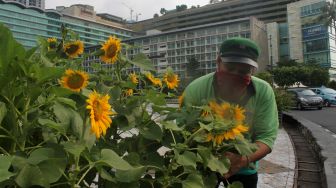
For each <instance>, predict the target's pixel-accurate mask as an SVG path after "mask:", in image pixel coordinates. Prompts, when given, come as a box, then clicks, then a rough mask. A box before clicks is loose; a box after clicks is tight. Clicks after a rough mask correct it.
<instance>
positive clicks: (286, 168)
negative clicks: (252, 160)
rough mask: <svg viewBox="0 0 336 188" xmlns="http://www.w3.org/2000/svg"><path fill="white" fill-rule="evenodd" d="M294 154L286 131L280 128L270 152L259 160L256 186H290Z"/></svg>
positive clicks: (292, 177)
mask: <svg viewBox="0 0 336 188" xmlns="http://www.w3.org/2000/svg"><path fill="white" fill-rule="evenodd" d="M294 170H295V155H294V149H293V146H292V143H291V141H290V139H289V136H288V134H287V132H286V131H285V130H284V129H283V128H281V129H279V132H278V137H277V139H276V141H275V144H274V148H273V151H272V153H270V154H269V155H267V156H266V157H265V158H264V159H263V160H261V161H260V167H259V170H258V172H259V180H258V188H274V187H276V188H292V187H293V184H294Z"/></svg>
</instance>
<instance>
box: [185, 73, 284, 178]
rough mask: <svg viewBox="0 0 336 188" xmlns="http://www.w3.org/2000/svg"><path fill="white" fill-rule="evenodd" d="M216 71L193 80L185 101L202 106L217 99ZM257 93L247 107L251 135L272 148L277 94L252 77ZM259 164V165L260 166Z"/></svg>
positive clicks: (250, 172) (263, 82)
mask: <svg viewBox="0 0 336 188" xmlns="http://www.w3.org/2000/svg"><path fill="white" fill-rule="evenodd" d="M213 80H214V73H210V74H207V75H205V76H202V77H200V78H198V79H196V80H194V81H193V82H192V83H190V84H189V85H188V86H187V88H186V89H185V91H184V99H183V102H184V104H189V105H190V104H191V105H194V106H201V105H205V104H208V102H209V101H213V100H216V97H215V92H214V87H213ZM252 84H253V87H254V89H255V94H254V95H253V96H251V97H250V98H249V100H248V101H247V103H246V105H245V106H243V107H244V108H245V111H246V112H245V115H246V123H247V125H248V126H249V134H248V135H250V136H249V137H250V138H247V139H250V140H252V141H253V142H255V141H259V142H262V143H264V144H266V145H267V146H268V147H270V148H271V149H272V147H273V144H274V141H275V139H276V135H277V131H278V127H279V121H278V110H277V107H276V102H275V96H274V92H273V89H272V87H271V86H270V85H269V84H268V83H267V82H265V81H263V80H261V79H259V78H257V77H254V76H252ZM256 166H258V165H256ZM256 170H257V169H253V170H251V169H247V168H246V169H242V170H241V171H239V172H238V174H245V175H248V174H254V173H256Z"/></svg>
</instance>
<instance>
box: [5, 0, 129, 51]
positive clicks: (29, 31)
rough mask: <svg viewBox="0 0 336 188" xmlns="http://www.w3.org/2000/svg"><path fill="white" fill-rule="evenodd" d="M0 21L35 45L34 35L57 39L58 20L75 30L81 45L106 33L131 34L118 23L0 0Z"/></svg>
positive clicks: (101, 39) (21, 39) (94, 41)
mask: <svg viewBox="0 0 336 188" xmlns="http://www.w3.org/2000/svg"><path fill="white" fill-rule="evenodd" d="M0 23H3V24H5V25H6V26H7V27H9V28H10V30H11V31H12V32H13V35H14V38H15V39H16V40H18V41H19V42H20V43H22V44H23V45H24V46H25V47H26V48H31V47H33V46H36V41H37V39H38V37H44V38H51V37H56V38H59V39H60V38H61V36H60V30H61V25H62V24H64V25H65V26H66V27H68V28H70V29H71V30H73V31H75V32H77V33H78V34H79V36H80V40H82V41H83V42H84V43H85V46H90V45H97V44H101V43H103V42H104V41H105V40H106V39H107V38H108V36H110V35H114V36H117V37H119V38H121V39H127V38H130V37H131V36H133V35H134V34H135V33H134V32H133V31H131V30H129V29H126V28H123V27H119V26H120V24H114V23H109V24H107V23H106V22H105V23H99V22H96V21H92V20H89V19H83V18H79V17H75V16H72V15H69V14H62V13H60V12H57V11H56V10H45V11H43V10H41V9H35V8H29V7H25V6H23V5H22V6H21V5H18V4H16V3H5V2H4V1H0Z"/></svg>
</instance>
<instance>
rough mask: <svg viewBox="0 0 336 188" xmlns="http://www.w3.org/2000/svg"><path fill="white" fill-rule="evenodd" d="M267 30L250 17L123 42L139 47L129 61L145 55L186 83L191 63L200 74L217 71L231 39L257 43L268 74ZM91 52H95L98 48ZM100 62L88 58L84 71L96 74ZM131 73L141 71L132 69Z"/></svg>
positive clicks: (154, 34)
mask: <svg viewBox="0 0 336 188" xmlns="http://www.w3.org/2000/svg"><path fill="white" fill-rule="evenodd" d="M265 30H266V26H265V24H264V23H263V22H261V21H259V20H257V19H256V18H254V17H248V18H240V19H236V20H231V21H223V22H217V23H211V24H204V25H199V26H193V27H188V28H183V29H177V30H173V31H167V32H160V31H158V30H156V31H153V30H152V31H150V32H148V35H146V36H141V37H134V38H131V39H127V40H124V41H123V42H125V43H128V44H131V45H134V46H136V47H137V48H135V49H132V50H129V51H128V52H127V54H128V56H129V57H130V58H133V57H134V56H135V55H136V54H138V53H144V54H146V55H147V56H148V57H149V58H150V59H151V61H152V63H153V65H154V66H155V69H156V70H157V72H158V73H159V74H160V73H164V72H165V71H166V70H167V68H168V67H171V68H172V69H173V70H174V72H175V73H177V74H178V75H179V76H180V78H181V79H184V78H186V77H187V66H188V63H189V62H192V61H196V62H198V63H199V66H198V67H197V71H199V72H201V73H202V74H206V73H210V72H213V71H215V70H216V58H217V55H218V51H219V46H220V44H221V43H222V42H223V40H225V39H227V38H231V37H245V38H250V39H252V40H254V41H256V42H257V43H258V44H259V46H260V47H261V50H262V55H261V57H260V58H259V66H260V67H259V70H265V69H266V68H267V65H268V62H269V60H268V46H267V34H266V32H265ZM96 49H97V47H96ZM89 50H91V51H94V50H95V48H94V47H92V48H90V49H89ZM192 59H193V60H192ZM99 61H100V60H99V57H88V59H87V61H86V63H85V65H84V67H85V68H86V70H87V71H93V70H92V68H91V67H92V63H97V62H98V63H99ZM104 66H108V65H104ZM108 69H110V68H108ZM129 71H135V72H138V71H141V70H140V69H139V68H138V67H133V68H132V69H130V70H129Z"/></svg>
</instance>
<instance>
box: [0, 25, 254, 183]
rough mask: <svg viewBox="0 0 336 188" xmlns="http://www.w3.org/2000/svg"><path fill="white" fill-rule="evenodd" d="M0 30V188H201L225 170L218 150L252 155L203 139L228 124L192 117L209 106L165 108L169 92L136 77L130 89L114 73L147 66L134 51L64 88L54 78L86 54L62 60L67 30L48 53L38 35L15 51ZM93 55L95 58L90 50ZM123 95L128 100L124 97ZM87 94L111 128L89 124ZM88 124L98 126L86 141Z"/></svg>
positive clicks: (234, 144)
mask: <svg viewBox="0 0 336 188" xmlns="http://www.w3.org/2000/svg"><path fill="white" fill-rule="evenodd" d="M0 31H1V32H0V39H1V41H3V42H2V43H1V44H0V49H1V50H2V52H3V53H4V54H3V55H2V56H1V57H0V78H1V79H0V82H1V85H0V186H3V187H35V186H40V187H63V186H64V187H86V186H87V184H89V185H90V184H92V183H95V184H97V185H98V186H100V187H140V186H143V187H211V186H214V185H215V184H216V182H217V179H216V173H221V174H224V173H226V172H228V170H229V168H230V162H229V160H228V159H227V158H226V157H225V156H224V155H223V152H224V151H228V150H230V151H234V152H237V153H239V154H242V155H246V154H250V153H251V152H253V151H254V149H255V146H254V145H252V144H251V143H249V142H247V140H245V139H244V138H243V137H239V138H236V139H234V140H228V141H226V142H225V143H223V144H221V145H216V144H214V143H212V142H210V141H205V140H206V136H207V134H206V133H207V132H211V131H214V132H216V131H223V130H222V129H223V127H221V126H220V125H223V126H224V127H226V128H228V125H227V124H225V123H224V122H216V121H217V120H215V119H214V118H213V119H211V118H210V116H209V117H208V118H205V117H202V116H201V111H202V110H204V109H206V108H209V107H193V106H188V107H185V108H183V109H178V108H177V107H169V106H167V104H166V101H165V99H166V98H169V97H171V96H174V94H173V93H174V92H176V91H175V90H173V89H170V90H169V89H168V86H167V83H165V82H164V81H163V80H162V79H159V78H156V79H159V80H160V83H161V85H159V86H156V85H154V84H153V83H151V80H150V79H149V78H148V77H146V75H144V74H143V73H137V76H138V79H139V82H140V83H141V85H138V84H137V83H133V82H132V80H130V78H129V77H128V75H124V74H122V73H123V72H125V70H124V69H125V68H127V67H130V66H132V65H136V66H138V67H140V68H141V69H142V70H153V66H152V65H151V63H150V61H149V60H148V58H146V57H145V56H144V55H143V54H139V55H138V56H136V57H134V58H133V59H132V60H130V59H128V58H127V57H126V56H123V55H122V54H118V57H119V59H118V62H116V63H115V64H114V69H113V70H112V72H111V73H112V77H111V76H110V75H107V72H106V71H104V70H101V66H99V65H96V66H95V67H94V68H95V70H96V71H97V72H96V73H95V74H88V77H89V79H88V84H87V86H86V87H85V88H80V89H79V91H74V90H70V89H67V88H65V87H64V85H63V84H64V83H63V84H62V83H60V80H63V79H62V76H63V78H64V75H65V73H66V72H65V71H66V70H67V69H69V70H76V71H77V70H82V67H81V66H80V64H79V62H81V61H83V58H85V57H87V56H88V55H90V54H83V55H82V56H81V57H79V58H75V59H73V58H69V57H67V56H66V54H64V51H63V49H62V48H63V44H64V43H66V42H69V41H73V40H76V39H78V36H77V35H76V34H75V33H73V32H72V31H70V30H68V29H66V28H63V30H62V36H63V38H62V40H58V41H57V42H56V43H57V45H56V46H57V48H54V49H50V48H48V47H50V46H49V44H48V41H47V40H46V39H40V40H39V46H38V47H36V48H33V49H31V50H28V51H25V50H24V49H23V47H22V46H21V45H20V44H19V43H17V42H16V41H15V40H14V39H13V37H12V35H11V33H10V31H9V30H8V29H7V28H5V27H4V26H0ZM93 54H95V55H98V54H102V53H101V50H100V49H99V50H98V51H97V52H94V53H93ZM63 81H64V80H63ZM72 81H73V80H72ZM68 84H69V83H68ZM83 87H84V86H83ZM140 88H141V89H140ZM129 89H133V91H134V94H133V95H132V94H129V93H128V94H127V93H126V92H125V91H127V90H129ZM93 91H96V92H97V93H98V94H101V95H102V96H105V95H106V96H107V97H108V96H110V98H109V100H108V104H105V105H106V106H109V105H110V106H111V108H112V109H113V114H111V115H110V116H107V115H106V119H107V118H111V119H112V123H109V122H108V121H107V120H106V119H103V118H101V119H100V122H99V121H98V122H96V124H94V123H93V122H95V120H96V119H99V118H100V117H101V116H100V115H103V113H102V109H103V107H104V105H102V104H101V103H102V102H101V103H99V102H98V101H95V103H94V104H93V105H97V106H94V107H90V106H88V101H90V100H91V98H90V99H89V100H88V97H89V96H90V94H92V93H93ZM106 106H105V107H106ZM91 110H92V111H93V112H94V113H95V114H91V113H92V111H91ZM211 117H214V116H211ZM106 121H107V123H106ZM102 122H103V123H102ZM230 122H232V121H230ZM104 123H106V124H104ZM102 124H103V125H102ZM96 126H98V127H99V128H100V129H99V130H101V129H103V128H104V126H106V128H108V129H107V130H106V132H103V133H98V135H99V136H100V137H98V136H97V137H96V135H95V134H94V133H93V132H94V131H95V130H96V129H97V127H96ZM108 126H110V127H108ZM104 131H105V129H104ZM96 175H98V176H99V178H98V182H94V179H95V177H96ZM84 182H86V183H84ZM230 186H232V187H237V186H238V187H241V186H240V185H239V184H237V183H234V184H232V185H230Z"/></svg>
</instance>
